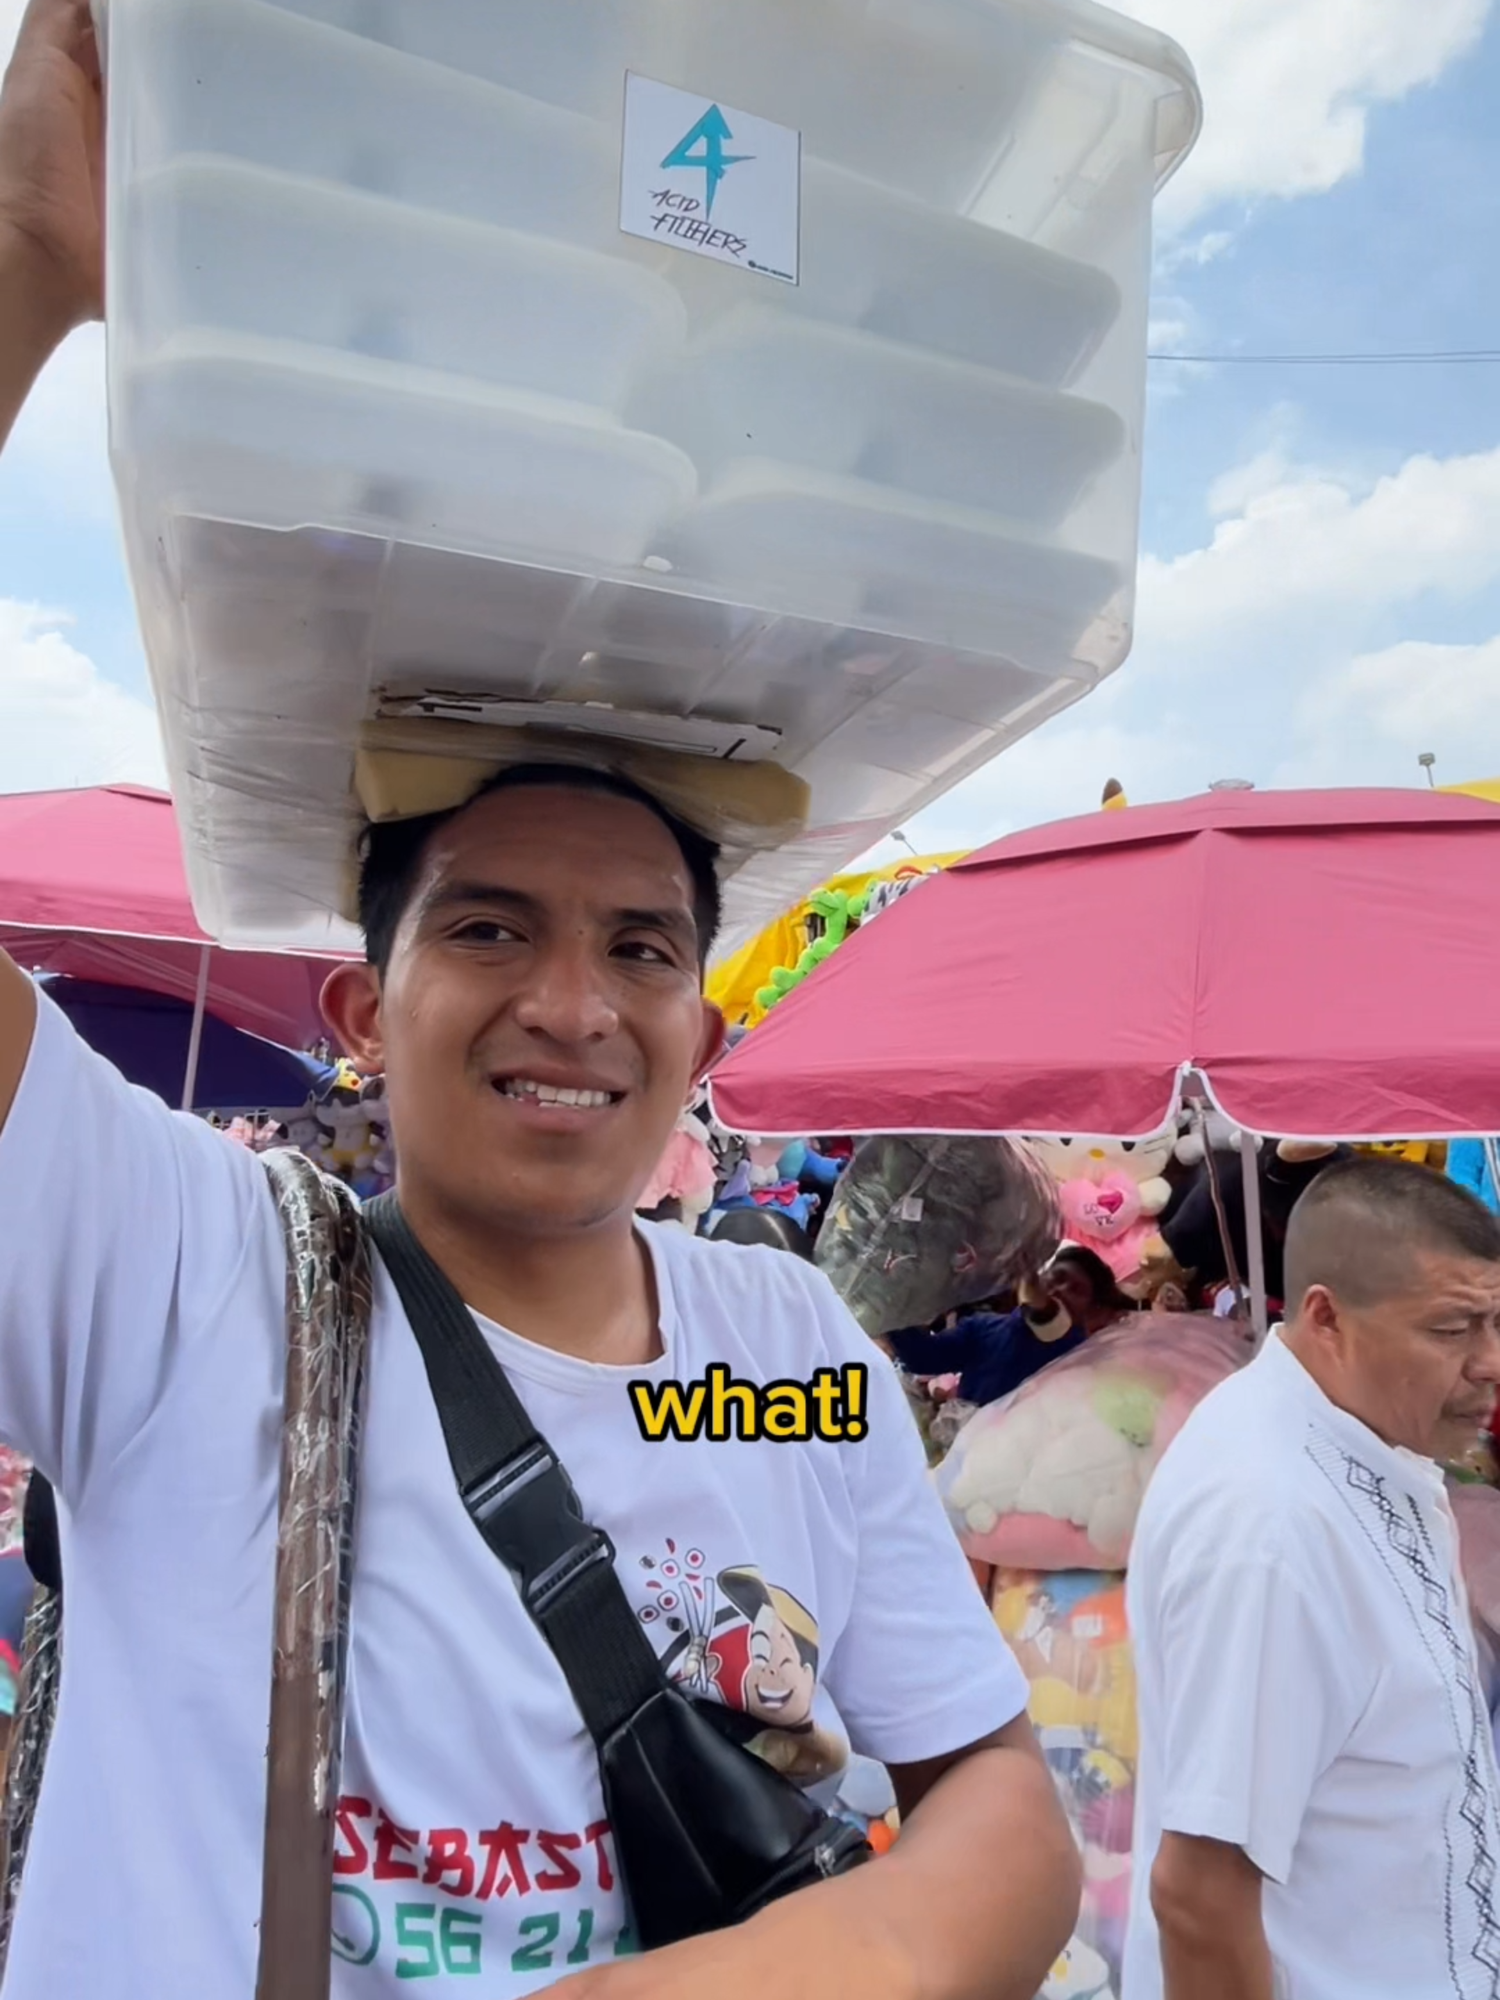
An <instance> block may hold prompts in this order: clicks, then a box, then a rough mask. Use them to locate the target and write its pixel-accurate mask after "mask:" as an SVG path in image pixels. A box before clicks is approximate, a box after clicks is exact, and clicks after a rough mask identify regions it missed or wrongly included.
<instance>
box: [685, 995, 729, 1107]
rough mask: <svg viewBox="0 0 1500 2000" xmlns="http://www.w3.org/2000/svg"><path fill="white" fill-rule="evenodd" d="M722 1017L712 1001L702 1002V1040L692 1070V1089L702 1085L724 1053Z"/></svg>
mask: <svg viewBox="0 0 1500 2000" xmlns="http://www.w3.org/2000/svg"><path fill="white" fill-rule="evenodd" d="M725 1033H726V1031H725V1027H724V1016H723V1014H722V1013H720V1011H719V1009H718V1008H717V1007H716V1006H715V1005H714V1003H713V1002H712V1000H705V1001H704V1002H703V1039H702V1041H701V1042H700V1044H699V1048H698V1060H697V1062H696V1064H695V1065H694V1068H693V1084H694V1087H695V1088H696V1086H697V1085H698V1084H700V1083H702V1081H703V1079H704V1077H706V1076H707V1075H708V1072H709V1071H710V1070H711V1069H712V1068H713V1066H714V1064H715V1063H716V1062H717V1061H718V1060H719V1057H720V1056H721V1055H723V1053H724V1042H725Z"/></svg>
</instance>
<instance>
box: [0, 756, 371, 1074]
mask: <svg viewBox="0 0 1500 2000" xmlns="http://www.w3.org/2000/svg"><path fill="white" fill-rule="evenodd" d="M212 942H213V941H212V940H211V939H210V938H209V937H208V936H207V935H206V934H205V933H204V932H203V931H201V930H200V929H199V928H198V925H197V923H196V921H195V920H194V917H193V911H192V904H191V903H190V901H189V899H188V891H187V882H186V879H185V877H184V875H183V869H182V853H181V849H180V847H179V844H178V838H177V820H176V816H175V814H174V813H173V811H172V801H171V800H170V799H169V798H168V797H167V795H166V793H165V792H154V791H147V790H145V789H143V788H142V787H140V786H136V785H104V786H101V787H99V788H98V789H97V790H93V791H75V792H21V793H13V794H9V795H6V796H0V946H3V947H4V949H5V950H6V951H8V952H9V953H10V955H11V957H12V958H14V959H15V960H16V962H17V964H18V965H21V966H23V967H25V969H26V970H27V971H28V972H59V973H70V974H72V975H73V976H74V977H75V978H79V979H98V980H103V981H105V982H106V983H107V984H109V985H112V986H143V987H147V988H149V989H150V990H151V991H152V992H155V993H166V994H171V995H173V996H174V997H176V998H178V999H182V1000H186V1001H188V1002H189V1003H191V1002H192V1001H193V1000H194V999H195V998H196V996H197V990H198V978H199V973H200V969H201V967H202V963H203V952H204V948H205V947H206V946H210V945H212ZM336 962H337V961H336V960H333V959H324V958H308V957H303V956H300V955H297V954H293V953H281V952H230V951H224V950H222V949H219V948H217V947H215V948H214V949H213V951H212V956H211V958H210V962H209V983H208V995H207V1009H208V1012H209V1013H210V1014H215V1015H217V1016H218V1018H219V1019H220V1020H222V1021H227V1022H228V1023H229V1024H230V1026H231V1027H236V1028H247V1029H249V1031H250V1032H251V1033H252V1034H256V1035H263V1036H265V1037H266V1038H267V1039H268V1040H270V1041H275V1042H282V1043H284V1044H286V1045H288V1046H290V1047H292V1048H304V1047H306V1046H307V1045H308V1044H309V1043H311V1042H314V1041H316V1040H317V1039H318V1038H319V1037H320V1036H322V1035H323V1034H324V1033H325V1032H326V1031H325V1030H324V1028H323V1024H322V1017H321V1015H320V1014H319V1012H318V993H319V991H320V989H321V987H322V984H323V981H324V980H325V979H326V978H327V976H328V974H329V972H330V971H331V970H332V968H333V966H334V964H335V963H336Z"/></svg>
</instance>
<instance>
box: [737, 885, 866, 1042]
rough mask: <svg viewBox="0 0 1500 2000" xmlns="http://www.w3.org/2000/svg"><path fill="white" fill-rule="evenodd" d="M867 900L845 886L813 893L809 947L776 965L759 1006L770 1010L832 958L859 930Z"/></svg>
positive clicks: (807, 923) (808, 916)
mask: <svg viewBox="0 0 1500 2000" xmlns="http://www.w3.org/2000/svg"><path fill="white" fill-rule="evenodd" d="M867 901H868V899H867V897H866V896H865V895H857V896H851V895H848V894H846V892H845V891H844V890H842V889H819V890H818V891H817V893H816V894H815V895H813V896H810V897H809V898H808V902H807V908H806V910H805V911H804V913H803V922H804V924H805V926H806V929H807V936H808V944H807V949H806V950H805V951H804V952H803V954H802V956H801V957H800V958H799V959H798V960H797V963H796V964H795V965H781V966H778V967H777V968H776V970H775V971H774V972H773V973H772V974H771V977H770V979H769V981H768V982H767V983H766V985H764V986H763V987H762V988H761V989H760V991H759V992H758V993H757V994H756V996H755V1000H756V1005H757V1006H759V1007H762V1008H764V1009H765V1010H766V1011H767V1012H768V1013H769V1012H770V1010H771V1008H773V1007H774V1006H775V1005H776V1004H777V1002H778V1001H780V1000H784V999H785V998H786V996H787V995H788V993H791V992H793V991H795V989H796V988H797V987H799V986H800V985H801V984H802V982H803V980H804V979H806V978H807V976H808V974H809V973H811V972H816V971H817V969H818V967H819V966H820V965H822V964H823V963H824V962H825V961H826V960H828V959H830V958H832V956H833V954H834V953H835V952H836V951H837V950H838V948H839V946H840V945H841V944H842V943H843V942H844V940H845V938H847V937H848V936H849V934H850V932H851V931H855V930H858V928H859V926H860V923H861V921H862V920H863V918H864V915H865V910H866V905H867Z"/></svg>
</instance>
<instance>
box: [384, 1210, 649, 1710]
mask: <svg viewBox="0 0 1500 2000" xmlns="http://www.w3.org/2000/svg"><path fill="white" fill-rule="evenodd" d="M364 1215H365V1222H366V1225H367V1227H368V1229H369V1232H370V1235H371V1237H372V1238H373V1240H374V1242H375V1245H376V1248H377V1249H378V1250H379V1252H380V1255H381V1257H382V1259H383V1260H384V1262H385V1266H386V1269H387V1270H388V1271H389V1272H390V1274H391V1278H392V1281H393V1282H394V1284H395V1287H396V1290H397V1292H398V1294H399V1295H400V1298H401V1303H402V1305H403V1306H405V1308H406V1316H407V1318H408V1319H409V1320H410V1321H411V1327H412V1332H413V1333H414V1334H415V1335H416V1337H417V1345H418V1346H419V1347H420V1348H421V1350H422V1359H423V1361H424V1363H425V1364H426V1368H427V1380H428V1382H429V1384H430V1385H431V1388H432V1396H433V1401H434V1402H435V1403H436V1404H437V1413H438V1418H439V1420H440V1422H441V1423H442V1426H443V1436H444V1438H445V1439H446V1440H447V1445H448V1456H449V1458H450V1459H451V1461H452V1464H453V1476H454V1478H455V1479H456V1481H457V1482H458V1491H459V1497H460V1498H461V1499H462V1501H463V1503H464V1507H465V1509H466V1510H467V1512H468V1515H469V1518H470V1520H471V1521H472V1522H473V1523H474V1525H475V1527H476V1528H478V1530H479V1532H480V1534H481V1535H483V1537H484V1539H485V1540H486V1542H488V1544H489V1546H490V1548H491V1549H492V1550H493V1552H494V1553H495V1554H496V1555H497V1556H498V1557H499V1558H500V1560H501V1562H502V1563H504V1565H505V1567H506V1568H507V1569H508V1570H509V1571H510V1573H511V1575H512V1576H513V1577H514V1578H515V1582H516V1588H517V1589H518V1590H519V1591H520V1593H521V1599H522V1602H523V1603H524V1604H525V1606H526V1609H527V1610H528V1611H529V1612H530V1614H531V1616H532V1618H533V1619H534V1620H535V1622H536V1624H537V1626H538V1628H539V1629H540V1631H541V1634H542V1636H543V1638H544V1639H545V1640H546V1641H547V1644H548V1645H549V1646H550V1647H551V1648H552V1651H553V1654H554V1655H555V1657H556V1659H557V1663H558V1665H559V1666H560V1667H561V1668H562V1670H563V1673H564V1675H565V1676H566V1677H567V1682H568V1686H569V1687H570V1688H571V1689H572V1692H573V1698H574V1700H575V1701H576V1702H577V1704H578V1707H579V1711H580V1713H581V1714H582V1716H583V1719H584V1722H585V1723H586V1725H587V1727H588V1731H589V1734H590V1735H591V1736H592V1737H593V1739H594V1742H595V1743H596V1745H598V1746H599V1747H600V1748H602V1747H603V1745H604V1744H605V1743H606V1742H607V1741H608V1739H609V1738H610V1737H611V1736H613V1735H614V1733H615V1731H616V1730H617V1729H619V1728H620V1726H621V1724H623V1723H625V1722H627V1721H629V1720H630V1718H631V1717H632V1716H633V1715H635V1714H637V1713H638V1712H639V1711H640V1710H641V1709H642V1708H643V1707H644V1706H645V1705H646V1703H647V1702H649V1701H651V1700H652V1699H653V1698H654V1697H655V1696H657V1695H659V1694H660V1693H661V1691H662V1689H663V1688H664V1687H666V1686H667V1685H668V1682H667V1678H666V1675H665V1673H664V1672H663V1670H662V1667H661V1664H660V1662H659V1661H658V1660H657V1657H656V1653H655V1651H654V1650H653V1648H652V1645H651V1642H650V1640H649V1639H648V1638H647V1637H646V1635H645V1633H644V1632H643V1631H642V1630H641V1627H640V1623H639V1620H638V1619H637V1618H636V1615H635V1613H634V1612H633V1611H632V1610H631V1608H630V1600H629V1598H627V1597H626V1595H625V1592H624V1589H623V1587H622V1586H621V1583H620V1579H619V1577H618V1576H617V1575H616V1574H615V1551H614V1544H613V1543H612V1542H611V1541H610V1539H609V1536H608V1535H606V1534H605V1533H604V1531H603V1530H602V1529H600V1528H596V1527H594V1526H592V1525H591V1523H589V1522H588V1521H586V1520H585V1519H584V1515H583V1507H582V1504H581V1502H580V1501H579V1498H578V1495H577V1493H576V1492H575V1491H574V1488H573V1482H572V1480H571V1479H570V1478H569V1477H568V1474H567V1470H566V1468H565V1467H564V1466H563V1464H562V1461H561V1460H560V1459H559V1458H558V1456H557V1454H556V1452H554V1451H553V1449H552V1447H551V1445H549V1444H548V1442H547V1440H546V1439H545V1438H544V1437H543V1436H542V1434H541V1432H540V1431H539V1430H538V1429H537V1427H536V1425H535V1424H534V1423H533V1422H532V1421H531V1418H530V1417H529V1416H528V1415H527V1412H526V1407H525V1405H524V1404H523V1403H522V1401H521V1399H520V1397H519V1396H518V1395H517V1394H516V1392H515V1390H514V1389H513V1388H512V1387H511V1385H510V1380H509V1378H508V1376H507V1375H506V1373H505V1370H504V1369H503V1368H502V1367H501V1365H500V1363H499V1362H498V1361H497V1360H496V1359H495V1356H494V1354H493V1353H492V1352H491V1350H490V1348H489V1346H488V1344H487V1343H486V1341H485V1338H484V1335H483V1334H482V1333H481V1332H480V1331H479V1328H478V1327H477V1326H476V1325H475V1323H474V1316H473V1314H472V1313H471V1312H470V1311H469V1309H468V1307H467V1306H466V1305H465V1304H464V1302H463V1300H462V1298H461V1297H460V1296H459V1294H458V1292H457V1291H456V1290H455V1288H454V1287H453V1285H452V1284H450V1283H449V1281H448V1279H447V1278H446V1277H445V1276H444V1275H443V1273H442V1272H441V1271H440V1270H439V1269H438V1267H437V1265H436V1264H435V1263H434V1262H433V1261H432V1259H431V1257H429V1256H428V1254H427V1252H426V1251H425V1250H424V1249H423V1248H422V1246H421V1244H420V1243H419V1242H418V1241H417V1239H416V1237H415V1236H414V1235H413V1234H412V1230H411V1225H410V1224H409V1223H408V1222H407V1220H406V1217H405V1216H404V1215H403V1214H402V1212H401V1208H400V1204H399V1203H398V1202H397V1200H396V1197H395V1194H394V1192H393V1193H390V1194H384V1195H381V1196H379V1197H378V1199H376V1200H375V1201H372V1202H370V1203H368V1204H367V1205H366V1207H365V1210H364Z"/></svg>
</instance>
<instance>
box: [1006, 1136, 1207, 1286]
mask: <svg viewBox="0 0 1500 2000" xmlns="http://www.w3.org/2000/svg"><path fill="white" fill-rule="evenodd" d="M1028 1143H1029V1145H1030V1146H1031V1149H1032V1151H1033V1152H1034V1153H1035V1155H1036V1156H1037V1158H1038V1159H1039V1160H1040V1161H1041V1162H1042V1164H1043V1166H1045V1167H1046V1169H1047V1171H1048V1173H1049V1174H1051V1176H1052V1178H1053V1179H1054V1180H1055V1181H1056V1182H1057V1188H1058V1200H1059V1203H1060V1205H1061V1208H1062V1220H1063V1229H1064V1231H1065V1233H1066V1234H1067V1236H1068V1237H1069V1238H1070V1239H1071V1240H1072V1241H1073V1242H1075V1243H1081V1244H1083V1245H1085V1246H1086V1247H1087V1248H1088V1249H1090V1250H1093V1251H1095V1252H1097V1254H1098V1255H1099V1256H1101V1257H1102V1258H1103V1259H1104V1261H1105V1263H1106V1264H1108V1266H1109V1268H1110V1269H1111V1270H1112V1271H1113V1272H1114V1274H1115V1276H1116V1278H1118V1279H1122V1280H1123V1279H1126V1278H1131V1277H1134V1276H1135V1274H1136V1272H1137V1271H1139V1270H1140V1268H1141V1264H1142V1262H1143V1260H1144V1259H1145V1257H1146V1256H1147V1254H1148V1252H1149V1251H1150V1250H1151V1249H1152V1248H1154V1247H1155V1246H1156V1245H1158V1244H1159V1243H1160V1237H1159V1236H1158V1234H1157V1229H1156V1217H1157V1216H1158V1215H1160V1214H1161V1212H1162V1210H1163V1209H1164V1208H1165V1207H1166V1205H1167V1203H1168V1202H1169V1201H1170V1200H1171V1197H1172V1190H1171V1188H1170V1187H1169V1186H1168V1185H1167V1183H1166V1181H1165V1180H1164V1179H1163V1178H1162V1176H1163V1174H1164V1172H1165V1170H1166V1167H1167V1163H1168V1161H1169V1160H1170V1159H1171V1157H1172V1151H1173V1146H1174V1144H1175V1140H1174V1136H1173V1134H1172V1133H1170V1132H1165V1133H1162V1134H1161V1135H1160V1136H1159V1137H1158V1138H1155V1139H1125V1140H1111V1139H1086V1138H1076V1139H1032V1140H1030V1141H1028Z"/></svg>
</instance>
